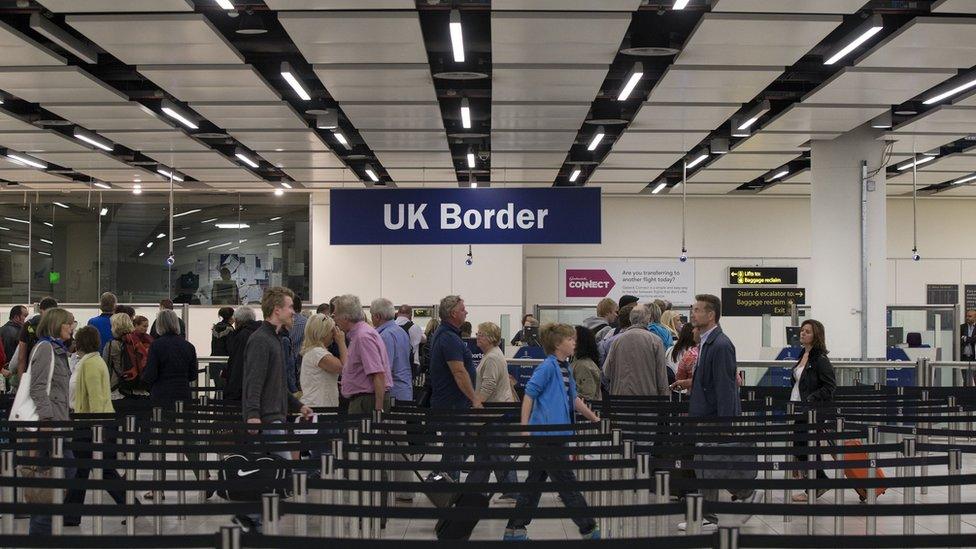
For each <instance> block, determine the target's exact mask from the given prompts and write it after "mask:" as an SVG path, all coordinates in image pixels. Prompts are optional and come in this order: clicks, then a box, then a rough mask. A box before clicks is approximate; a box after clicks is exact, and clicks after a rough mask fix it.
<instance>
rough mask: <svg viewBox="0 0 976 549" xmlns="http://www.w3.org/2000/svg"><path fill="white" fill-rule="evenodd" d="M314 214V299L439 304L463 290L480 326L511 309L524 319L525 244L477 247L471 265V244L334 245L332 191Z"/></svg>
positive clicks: (315, 202)
mask: <svg viewBox="0 0 976 549" xmlns="http://www.w3.org/2000/svg"><path fill="white" fill-rule="evenodd" d="M309 219H310V220H311V226H312V229H311V233H312V235H311V248H310V255H311V263H312V265H311V276H312V284H311V291H312V300H311V301H312V303H321V302H323V301H328V300H329V298H331V297H332V296H334V295H336V294H346V293H351V294H356V295H358V296H359V298H360V300H361V301H362V302H363V304H364V305H369V302H370V301H371V300H373V299H375V298H377V297H386V298H388V299H390V300H392V301H393V302H394V303H397V304H400V303H409V304H411V305H436V304H437V303H438V302H439V301H440V299H441V298H442V297H444V296H446V295H450V294H457V295H460V296H461V297H462V298H463V299H464V302H465V306H466V308H467V309H468V312H469V314H468V321H469V322H471V323H472V325H474V326H477V324H478V323H479V322H484V321H492V322H495V323H496V324H497V323H498V322H499V319H500V317H501V315H506V314H507V315H509V316H510V318H511V325H512V326H515V325H517V324H518V321H519V319H520V318H521V312H522V246H508V245H505V246H499V245H481V246H474V248H473V253H474V264H473V265H471V266H467V265H465V258H466V256H467V253H468V248H467V246H447V245H440V246H412V245H408V246H331V245H329V192H328V191H322V192H316V193H313V194H312V204H311V213H310V216H309ZM508 337H511V330H509V334H508Z"/></svg>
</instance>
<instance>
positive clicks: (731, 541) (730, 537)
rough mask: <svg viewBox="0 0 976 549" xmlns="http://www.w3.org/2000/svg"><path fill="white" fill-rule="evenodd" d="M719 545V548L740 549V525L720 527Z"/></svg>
mask: <svg viewBox="0 0 976 549" xmlns="http://www.w3.org/2000/svg"><path fill="white" fill-rule="evenodd" d="M717 547H718V549H739V527H738V526H722V527H719V529H718V545H717Z"/></svg>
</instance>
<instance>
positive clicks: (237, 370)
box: [221, 305, 338, 402]
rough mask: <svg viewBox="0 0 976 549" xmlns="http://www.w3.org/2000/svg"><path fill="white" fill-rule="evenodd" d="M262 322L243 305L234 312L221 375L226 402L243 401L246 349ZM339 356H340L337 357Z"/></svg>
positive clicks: (252, 311) (251, 310)
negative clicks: (225, 383)
mask: <svg viewBox="0 0 976 549" xmlns="http://www.w3.org/2000/svg"><path fill="white" fill-rule="evenodd" d="M260 327H261V321H259V320H255V318H254V309H252V308H250V307H248V306H247V305H242V306H240V307H238V308H237V310H235V311H234V331H233V332H232V333H231V334H230V336H229V338H230V339H229V341H228V342H227V355H228V356H227V367H226V368H225V369H224V371H223V372H222V373H221V375H222V376H223V377H224V379H226V380H227V385H226V386H225V387H224V400H233V401H236V402H239V401H240V400H241V390H242V388H243V385H244V347H246V346H247V340H248V339H249V338H250V337H251V334H253V333H254V332H255V331H256V330H257V329H258V328H260ZM336 356H338V355H336Z"/></svg>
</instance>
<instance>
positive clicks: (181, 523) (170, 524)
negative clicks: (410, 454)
mask: <svg viewBox="0 0 976 549" xmlns="http://www.w3.org/2000/svg"><path fill="white" fill-rule="evenodd" d="M882 457H892V456H882ZM973 472H976V457H974V456H972V455H965V457H964V465H963V471H962V473H963V474H969V473H973ZM887 473H888V474H889V476H894V474H895V471H887ZM945 473H946V470H945V467H931V468H930V469H929V474H930V475H943V474H945ZM523 475H524V473H523ZM146 478H147V479H148V478H149V477H148V475H147V476H146ZM198 497H199V496H198V495H197V493H196V492H194V493H190V494H188V495H187V500H188V502H190V503H193V502H196V501H197V499H198ZM725 497H727V496H725ZM783 497H784V494H783V492H782V491H779V492H774V493H773V494H772V502H773V503H781V502H783ZM902 498H903V494H902V491H901V490H900V489H893V488H892V489H889V490H888V491H887V493H885V494H884V495H883V496H881V497H880V498H878V502H879V503H901V502H902V501H903V499H902ZM104 500H105V501H106V502H110V501H111V499H110V498H108V496H107V495H106V496H105V498H104ZM88 501H89V502H91V496H90V495H89V499H88ZM211 501H212V502H213V501H220V500H217V499H216V498H215V499H214V500H211ZM819 501H820V502H821V503H825V504H833V503H834V496H833V493H832V492H829V493H828V494H827V495H825V496H824V497H823V498H821V499H820V500H819ZM946 501H948V491H947V490H946V489H945V488H930V489H929V493H928V494H927V495H921V494H919V493H918V492H917V491H916V502H918V503H944V502H946ZM962 501H976V486H966V487H963V489H962ZM167 503H172V504H175V503H176V495H175V493H170V494H168V499H167ZM844 503H845V504H848V505H862V504H861V503H859V501H858V498H857V495H856V494H855V493H854V492H853V491H848V492H847V493H845V494H844ZM542 504H543V506H557V505H560V504H559V503H558V501H557V500H556V497H555V495H554V494H545V495H544V497H543V499H542ZM412 505H414V506H430V503H429V502H428V501H427V499H426V498H425V497H424V496H423V495H421V494H417V495H416V496H415V498H414V502H413V504H412ZM493 505H494V504H493ZM794 505H802V504H794ZM91 520H92V519H90V518H85V519H83V521H82V525H81V526H80V527H74V528H65V533H66V534H89V533H91V530H92V522H91ZM295 520H296V518H295V517H284V518H283V520H282V527H281V531H280V533H281V534H285V535H292V534H294V533H295V529H294V528H295V522H294V521H295ZM301 520H304V519H301ZM682 520H684V517H682V516H677V515H675V516H672V517H669V520H668V528H669V532H668V534H669V535H677V534H679V532H678V531H677V524H678V522H680V521H682ZM833 523H834V521H833V518H829V517H822V518H817V519H816V522H815V532H816V534H819V535H829V534H833V533H834V532H833ZM226 524H230V516H213V517H206V518H201V517H189V518H187V519H186V520H178V519H176V518H168V517H167V518H164V519H163V524H162V531H163V533H165V534H184V533H185V534H199V533H212V532H214V531H216V530H217V529H219V527H220V526H221V525H226ZM915 525H916V533H917V534H945V533H947V532H948V530H947V528H948V519H947V517H944V516H941V517H940V516H933V517H917V518H916V521H915ZM16 528H17V531H18V532H19V533H26V531H27V520H25V519H21V520H17V521H16ZM504 528H505V524H504V521H501V520H489V521H482V522H481V523H479V524H478V526H477V527H476V528H475V530H474V533H473V535H472V539H500V538H501V537H502V533H503V531H504ZM902 528H903V519H902V518H901V517H879V518H878V521H877V533H878V534H879V535H886V534H890V535H900V534H902V533H903V530H902ZM318 531H319V529H318V520H315V519H311V520H309V521H308V534H309V535H310V536H316V535H318ZM104 532H105V534H124V533H125V527H124V526H122V525H121V524H120V520H119V519H105V520H104ZM136 532H137V533H139V534H151V533H153V520H152V518H139V519H137V522H136ZM806 532H807V522H806V519H805V518H802V517H793V518H792V520H791V521H790V522H784V520H783V517H782V516H756V517H753V518H752V519H751V520H750V521H749V522H747V523H746V525H745V526H744V527H743V528H742V533H749V534H795V535H805V534H806ZM838 533H843V534H847V535H862V534H864V533H865V519H864V518H863V517H848V518H846V519H845V520H844V529H843V532H838ZM962 533H964V534H967V533H976V515H971V516H964V517H963V518H962ZM529 535H530V537H532V538H534V539H576V538H577V537H578V536H579V534H578V533H577V529H576V526H575V525H574V524H573V523H572V522H571V521H570V520H568V519H567V520H538V521H535V522H533V523H532V524H531V525H530V526H529ZM383 537H384V538H386V539H433V538H434V533H433V521H429V520H390V521H389V523H388V524H387V528H386V530H385V531H384V534H383ZM974 546H976V543H974Z"/></svg>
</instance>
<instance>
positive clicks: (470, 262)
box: [464, 257, 474, 267]
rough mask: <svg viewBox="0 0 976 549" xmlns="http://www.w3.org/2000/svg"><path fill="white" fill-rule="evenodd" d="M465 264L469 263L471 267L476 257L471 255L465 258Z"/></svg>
mask: <svg viewBox="0 0 976 549" xmlns="http://www.w3.org/2000/svg"><path fill="white" fill-rule="evenodd" d="M464 264H465V265H467V266H468V267H470V266H471V265H474V258H472V257H469V258H467V259H465V260H464Z"/></svg>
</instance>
